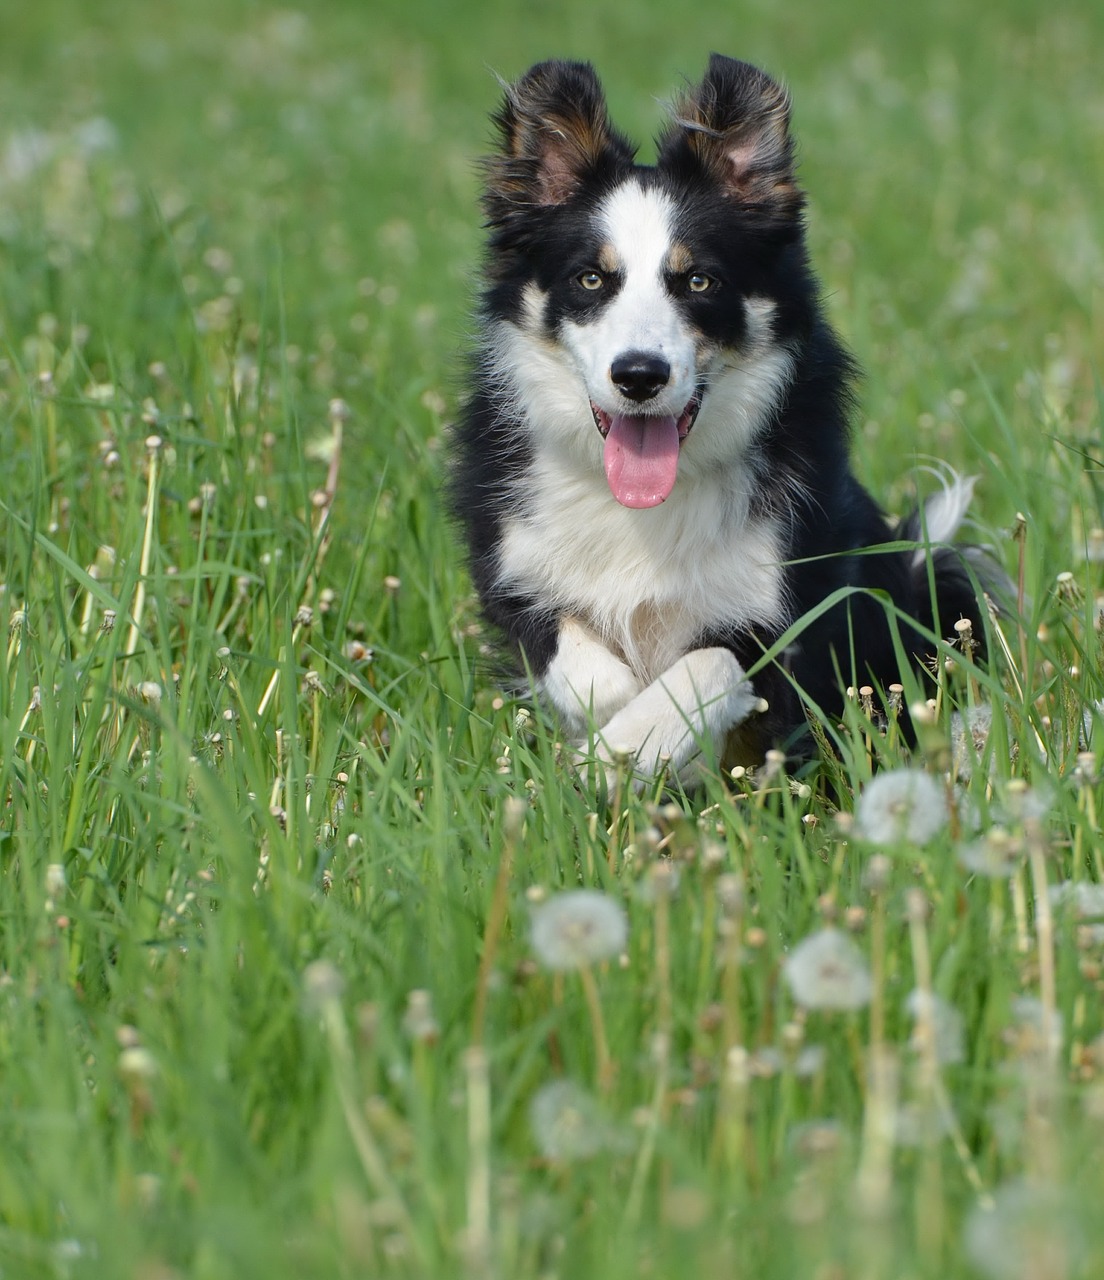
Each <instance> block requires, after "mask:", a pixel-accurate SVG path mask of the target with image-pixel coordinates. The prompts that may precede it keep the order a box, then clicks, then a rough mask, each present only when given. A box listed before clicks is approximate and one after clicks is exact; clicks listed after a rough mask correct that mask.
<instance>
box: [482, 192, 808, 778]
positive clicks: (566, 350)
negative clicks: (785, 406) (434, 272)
mask: <svg viewBox="0 0 1104 1280" xmlns="http://www.w3.org/2000/svg"><path fill="white" fill-rule="evenodd" d="M673 218H674V206H673V204H672V202H671V200H670V198H669V197H668V196H666V195H664V194H663V193H662V192H659V191H656V190H647V189H645V188H644V187H643V186H641V185H640V184H639V183H638V182H637V181H635V180H631V181H629V182H627V183H625V184H624V185H623V186H622V187H620V188H619V189H617V190H616V191H614V192H613V193H612V194H611V195H610V196H609V197H607V199H606V202H605V204H604V206H603V207H602V209H601V211H600V213H599V222H600V225H601V227H602V230H603V234H604V235H605V236H607V237H608V247H609V248H610V249H612V251H613V253H614V254H615V255H616V257H617V260H618V268H619V271H620V274H621V277H622V283H621V288H620V291H619V293H618V294H617V296H616V297H614V298H613V299H612V301H611V302H610V304H609V305H608V306H607V307H605V308H604V309H603V310H602V311H601V313H600V314H599V316H598V317H597V318H596V319H595V320H593V321H591V322H589V323H586V324H567V325H565V326H563V327H562V329H563V332H562V334H561V337H562V341H554V340H552V339H550V337H549V336H548V335H547V334H546V333H545V331H544V326H543V312H544V298H543V296H542V295H541V293H540V291H539V290H538V289H537V288H536V287H535V286H531V287H530V289H529V290H528V291H527V293H526V296H525V300H524V302H525V305H524V310H523V316H522V319H521V320H520V322H518V323H511V322H508V321H500V322H497V324H496V325H495V326H494V328H493V330H492V332H491V334H490V335H489V337H490V341H489V342H488V344H487V347H486V350H487V351H488V352H489V355H488V356H487V359H488V360H489V362H490V367H489V372H490V373H491V375H492V376H493V377H494V379H495V380H496V382H497V383H498V386H499V388H500V390H501V391H503V392H505V394H506V396H507V397H508V400H509V402H510V408H511V410H512V411H513V413H516V415H517V418H518V419H519V420H520V421H521V423H522V424H523V426H524V429H525V430H526V431H527V433H528V436H529V444H530V446H531V449H532V461H531V463H530V465H529V466H528V467H527V468H526V470H525V473H524V474H523V475H522V476H521V477H520V478H518V479H517V480H516V481H515V482H514V489H513V492H512V493H511V494H509V495H508V497H509V500H510V513H509V514H508V515H507V517H506V519H505V520H504V522H503V529H502V539H501V543H500V551H499V562H498V579H497V584H496V585H497V586H498V587H499V588H500V589H503V590H510V589H514V588H516V589H518V590H520V591H521V592H523V593H525V594H532V588H533V584H540V591H539V596H540V600H539V607H540V608H542V609H547V608H551V609H554V610H556V611H559V612H560V613H561V614H562V615H563V618H564V621H563V622H562V623H561V628H560V635H559V642H558V648H557V651H556V653H555V655H554V657H553V659H552V661H551V663H550V665H549V666H548V668H547V670H546V671H545V672H544V674H543V678H542V680H541V682H540V684H541V691H542V693H543V694H544V695H545V696H546V697H547V698H548V699H549V701H550V702H552V704H553V705H554V706H555V707H556V709H557V710H558V712H559V714H560V715H561V717H562V718H563V720H564V722H565V725H566V727H567V728H568V730H569V732H572V733H574V734H579V733H581V732H582V731H583V729H584V728H585V726H586V725H587V724H588V723H590V724H593V725H596V726H597V728H598V731H599V737H600V740H601V741H602V743H603V744H604V746H603V751H604V752H605V753H606V757H605V758H606V759H609V755H608V752H609V751H611V750H614V749H622V748H624V749H627V750H628V751H630V752H631V753H632V754H633V755H636V756H637V757H638V759H639V760H640V761H642V762H643V763H644V764H645V765H646V766H647V767H649V768H654V767H655V766H656V764H657V762H658V761H659V758H660V757H661V756H670V757H671V761H672V767H673V768H674V769H675V771H676V772H677V771H678V770H680V769H681V768H683V766H684V765H686V764H687V763H688V762H689V761H690V760H691V759H692V758H693V757H694V756H695V755H697V753H698V752H699V750H700V748H701V744H702V742H703V741H705V742H709V743H711V744H712V749H713V750H714V751H715V752H716V753H717V754H719V753H720V750H721V747H722V745H723V739H724V736H725V735H726V734H727V733H728V731H729V730H730V729H731V728H733V727H734V726H735V725H736V724H738V723H739V722H740V721H741V720H742V719H744V718H745V717H746V716H747V715H748V714H750V712H751V711H752V710H754V708H755V706H756V705H757V703H758V699H757V698H756V696H755V694H754V692H753V691H752V689H751V686H750V684H748V682H747V681H746V679H745V678H744V675H743V671H742V669H741V668H740V666H739V663H738V662H737V660H736V658H735V657H734V656H733V655H732V654H731V653H730V652H729V651H728V650H727V649H721V648H709V649H698V650H694V649H692V646H693V645H694V644H695V643H696V642H697V641H698V640H699V638H700V637H701V636H702V635H703V633H706V632H708V631H709V630H711V629H715V628H720V627H724V628H728V629H737V628H741V627H746V626H750V625H753V624H756V623H758V624H764V625H767V626H775V627H777V626H784V625H785V624H786V622H787V621H788V620H789V613H788V601H787V600H786V599H785V595H784V585H783V574H782V567H781V560H782V557H783V555H784V547H785V533H786V530H785V529H784V528H783V527H782V525H781V524H780V523H779V522H778V520H776V519H775V518H773V517H766V516H753V515H752V512H751V505H752V504H751V499H752V495H753V491H754V488H755V481H754V477H753V474H752V470H751V467H750V466H749V465H748V463H749V457H748V455H749V449H750V448H751V446H752V444H753V441H754V439H755V437H756V435H757V434H758V432H759V431H760V429H761V428H762V426H763V424H764V423H765V422H766V421H767V420H768V419H769V418H770V416H771V415H772V414H773V413H774V412H775V411H776V409H777V406H778V403H779V401H780V399H781V397H782V396H783V394H784V393H785V389H786V387H787V386H788V384H789V382H790V379H791V377H792V375H793V358H792V356H791V354H790V353H789V352H788V351H787V350H786V349H785V348H784V347H781V346H780V345H779V344H778V343H777V342H776V341H775V340H774V338H773V334H772V316H773V304H772V303H771V302H770V301H769V300H767V299H765V298H756V299H750V300H748V302H747V304H746V316H747V334H748V336H747V340H746V343H745V346H744V348H743V349H742V350H740V351H733V350H728V349H725V350H712V349H709V348H707V346H706V344H704V343H703V342H702V339H701V335H700V334H698V333H696V332H695V331H694V330H693V329H692V327H691V326H690V325H689V324H688V323H687V321H686V320H685V318H684V317H683V315H682V313H681V311H680V310H679V308H678V307H677V306H676V305H675V304H674V302H673V300H672V298H671V297H670V295H669V293H668V291H667V287H666V284H665V279H664V272H665V270H666V264H667V261H668V257H669V254H670V250H671V247H672V245H673V242H674V234H673ZM628 351H647V352H649V353H655V354H658V355H661V356H663V358H664V359H666V360H667V361H668V363H669V364H670V366H671V379H670V382H669V384H668V386H667V388H666V389H665V390H664V391H663V392H662V393H661V395H660V396H659V397H657V398H656V400H655V401H654V402H650V403H649V406H648V408H649V412H655V413H665V414H672V415H677V414H679V413H681V411H682V410H683V408H684V407H685V405H686V403H687V402H688V401H689V400H690V399H691V398H692V396H693V395H694V392H695V390H696V388H697V387H698V386H699V385H700V384H702V383H704V384H705V387H706V392H705V396H704V399H703V401H702V405H701V410H700V412H699V414H698V418H697V421H696V423H695V424H694V427H693V429H692V430H691V432H690V434H689V436H688V437H687V438H686V440H685V441H684V442H683V444H682V447H681V450H680V457H679V467H678V478H677V480H676V482H675V487H674V490H673V491H672V493H671V495H670V497H668V499H667V500H666V501H665V502H664V503H662V504H661V505H659V506H657V507H652V508H648V509H644V510H634V509H629V508H627V507H623V506H621V505H620V504H619V503H618V502H617V501H616V499H615V498H614V497H613V495H612V494H611V492H610V489H609V485H608V484H607V482H606V478H605V473H604V469H603V464H602V450H603V441H602V437H601V435H600V433H599V432H598V430H597V428H596V427H595V425H594V422H593V418H592V415H591V410H590V402H591V401H593V402H594V403H596V404H598V405H599V406H600V407H602V408H603V409H605V410H606V411H607V412H610V413H616V412H639V411H640V409H639V406H638V405H632V404H631V403H630V402H627V401H623V400H621V399H620V396H619V393H618V392H617V391H616V388H614V387H613V384H612V382H611V381H610V378H609V369H610V365H611V364H612V362H613V360H614V359H615V358H616V357H617V356H618V355H621V354H624V353H626V352H628ZM699 360H702V361H704V363H702V364H699Z"/></svg>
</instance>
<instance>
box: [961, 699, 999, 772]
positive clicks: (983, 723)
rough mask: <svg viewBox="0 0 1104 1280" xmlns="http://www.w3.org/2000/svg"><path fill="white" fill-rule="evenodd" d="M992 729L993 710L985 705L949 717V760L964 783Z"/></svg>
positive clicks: (982, 751) (983, 749)
mask: <svg viewBox="0 0 1104 1280" xmlns="http://www.w3.org/2000/svg"><path fill="white" fill-rule="evenodd" d="M992 728H993V708H992V707H991V706H989V705H988V704H987V703H985V704H983V705H981V706H978V707H967V708H966V710H965V711H956V712H955V713H954V715H953V716H951V758H952V759H953V761H954V771H955V774H956V775H957V776H958V777H959V778H962V779H964V780H966V781H968V780H969V779H970V777H971V776H972V774H973V769H974V765H975V764H976V763H977V762H978V761H979V760H980V759H981V757H982V755H983V753H984V751H985V744H986V743H987V742H988V741H989V734H990V732H991V730H992Z"/></svg>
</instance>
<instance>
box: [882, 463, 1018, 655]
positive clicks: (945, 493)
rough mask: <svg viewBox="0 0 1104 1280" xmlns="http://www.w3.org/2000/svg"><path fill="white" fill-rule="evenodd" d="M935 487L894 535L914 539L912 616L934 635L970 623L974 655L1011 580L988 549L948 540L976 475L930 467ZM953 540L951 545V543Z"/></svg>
mask: <svg viewBox="0 0 1104 1280" xmlns="http://www.w3.org/2000/svg"><path fill="white" fill-rule="evenodd" d="M934 474H935V475H936V476H937V478H938V480H939V483H940V489H939V491H938V492H936V493H935V494H933V495H932V496H931V497H930V498H928V500H927V501H926V502H924V503H923V504H922V505H921V506H920V507H918V508H917V509H916V511H914V512H913V513H912V515H910V516H908V517H906V518H905V519H904V520H902V521H901V523H900V525H899V526H898V529H897V537H898V539H899V540H900V541H903V542H912V543H915V544H916V547H915V550H913V551H912V552H910V553H906V554H908V555H909V557H910V559H909V573H910V576H911V578H912V584H913V599H914V601H915V606H914V612H915V616H916V620H917V622H919V623H920V624H921V625H922V626H924V627H927V628H928V629H929V630H930V631H932V632H934V633H935V634H936V635H937V636H942V637H944V638H945V639H954V637H955V631H954V626H955V623H956V622H958V621H959V620H960V619H962V618H966V619H969V621H970V623H971V624H972V630H973V634H974V639H975V642H976V643H977V644H978V645H979V650H978V652H979V656H981V657H984V656H985V622H986V616H985V615H986V614H987V612H988V609H989V608H990V607H992V608H994V609H995V610H996V611H997V612H998V613H1000V612H1006V611H1007V610H1008V608H1009V605H1010V602H1011V601H1012V600H1013V599H1014V594H1013V590H1012V583H1011V580H1010V579H1009V577H1008V575H1007V574H1006V573H1005V572H1004V570H1003V569H1002V568H1001V566H1000V564H999V563H998V561H997V559H996V556H995V555H994V554H993V552H992V551H991V550H990V549H989V548H987V547H984V546H980V545H978V544H976V543H975V544H970V543H958V544H953V539H954V538H955V536H956V534H957V533H958V531H959V529H960V528H961V527H962V524H963V522H964V521H965V519H966V516H967V512H968V511H969V508H970V502H971V500H972V499H973V496H974V485H975V484H976V483H977V476H960V475H959V474H958V473H957V472H955V471H952V470H950V469H949V468H947V469H946V470H940V471H936V472H935V473H934ZM952 544H953V545H952Z"/></svg>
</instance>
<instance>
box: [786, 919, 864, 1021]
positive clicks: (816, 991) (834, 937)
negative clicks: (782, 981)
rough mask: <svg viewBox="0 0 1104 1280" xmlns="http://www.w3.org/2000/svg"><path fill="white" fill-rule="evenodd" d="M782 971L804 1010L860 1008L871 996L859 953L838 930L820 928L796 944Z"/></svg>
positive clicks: (844, 934) (860, 953)
mask: <svg viewBox="0 0 1104 1280" xmlns="http://www.w3.org/2000/svg"><path fill="white" fill-rule="evenodd" d="M783 972H784V974H785V977H786V981H787V982H788V983H789V987H790V991H791V992H792V993H793V998H794V999H795V1000H796V1001H797V1003H798V1004H799V1005H802V1006H803V1007H804V1008H806V1009H861V1008H862V1007H863V1005H865V1004H868V1003H869V1002H870V997H871V994H872V993H873V987H874V984H873V982H872V980H871V977H870V970H869V969H868V968H867V966H866V961H865V960H864V959H863V955H862V952H861V951H860V950H859V948H858V947H857V946H856V945H855V943H854V942H853V941H852V940H851V939H850V938H849V937H848V936H847V934H846V933H843V932H842V931H841V930H840V929H833V928H828V929H821V930H819V931H818V932H817V933H813V934H810V935H809V937H807V938H805V939H803V940H802V941H801V942H799V943H798V944H797V946H796V947H794V949H793V951H792V952H791V954H790V955H789V957H788V958H787V960H786V964H785V968H784V970H783Z"/></svg>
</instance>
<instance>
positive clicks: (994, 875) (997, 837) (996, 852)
mask: <svg viewBox="0 0 1104 1280" xmlns="http://www.w3.org/2000/svg"><path fill="white" fill-rule="evenodd" d="M1023 859H1024V845H1023V841H1022V840H1019V839H1017V838H1016V837H1015V836H1013V835H1011V834H1010V833H1009V832H1007V831H1005V830H1004V828H1003V827H992V828H991V829H990V830H989V831H987V832H986V833H985V835H983V836H982V837H981V838H980V839H978V840H973V841H971V842H970V843H969V844H966V845H963V846H962V847H961V848H960V849H959V850H958V860H959V862H961V863H962V865H963V866H964V867H965V868H966V870H967V871H972V872H973V873H974V875H976V876H986V877H987V878H988V879H990V880H1001V879H1004V880H1007V879H1009V878H1010V877H1011V876H1014V875H1015V874H1016V872H1017V871H1018V870H1019V867H1020V864H1021V863H1022V862H1023Z"/></svg>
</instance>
